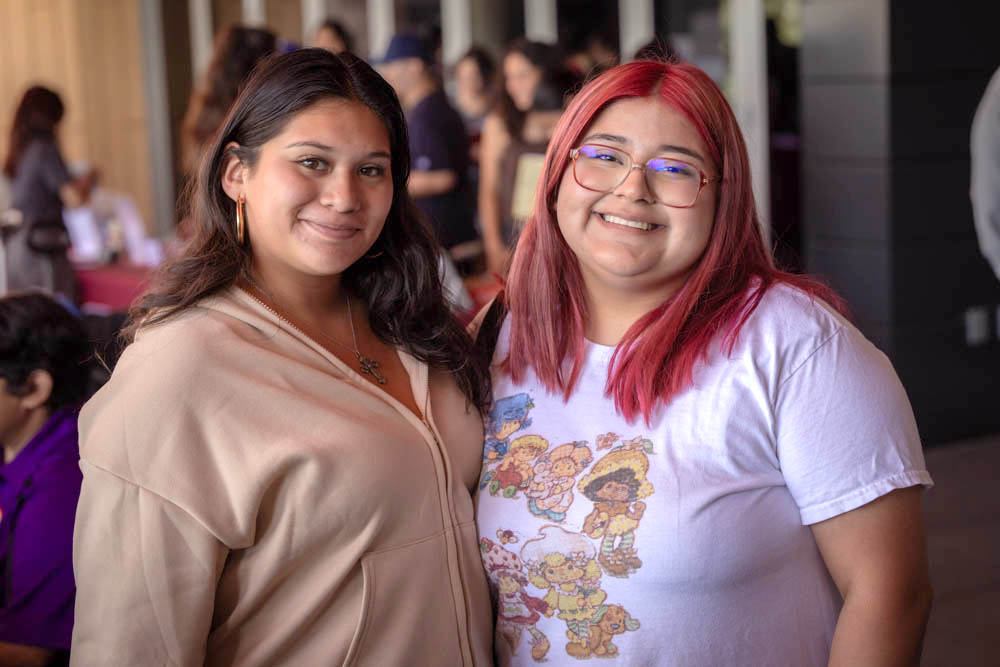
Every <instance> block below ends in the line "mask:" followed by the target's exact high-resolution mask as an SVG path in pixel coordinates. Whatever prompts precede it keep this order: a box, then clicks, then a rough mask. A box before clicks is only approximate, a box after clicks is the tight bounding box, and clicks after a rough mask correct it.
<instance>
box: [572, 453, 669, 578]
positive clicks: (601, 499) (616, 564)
mask: <svg viewBox="0 0 1000 667" xmlns="http://www.w3.org/2000/svg"><path fill="white" fill-rule="evenodd" d="M648 471H649V459H648V458H646V454H645V452H644V451H643V450H642V448H641V447H631V446H625V447H616V448H615V449H612V450H611V451H610V452H608V453H607V454H605V455H604V457H603V458H602V459H600V460H599V461H598V462H597V463H595V464H594V467H593V468H591V469H590V472H588V473H587V474H586V475H584V476H583V477H581V478H580V482H579V483H578V484H577V489H578V490H579V491H580V493H582V494H583V495H584V496H586V497H587V498H589V499H590V500H592V501H593V502H594V510H593V511H592V512H591V513H590V514H589V515H587V518H586V519H584V522H583V532H584V533H585V534H586V535H587V536H589V537H591V538H593V539H600V540H601V548H600V556H598V562H599V563H600V564H601V567H603V568H604V571H605V572H607V573H608V574H610V575H612V576H615V577H627V576H628V575H629V574H631V573H632V572H635V571H636V570H637V569H639V568H640V567H642V561H641V560H640V559H639V557H638V556H637V551H636V548H635V531H636V529H637V528H638V527H639V521H640V520H641V519H642V515H643V514H644V513H645V511H646V503H645V502H643V501H642V500H640V498H646V497H647V496H649V495H650V494H652V493H653V485H652V484H651V483H650V482H649V480H647V479H646V473H647V472H648Z"/></svg>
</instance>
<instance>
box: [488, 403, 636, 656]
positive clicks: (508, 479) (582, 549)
mask: <svg viewBox="0 0 1000 667" xmlns="http://www.w3.org/2000/svg"><path fill="white" fill-rule="evenodd" d="M533 407H534V402H533V401H532V399H531V397H530V396H529V395H528V394H527V393H520V394H515V395H513V396H509V397H506V398H502V399H500V400H498V401H497V402H496V405H495V407H494V409H493V411H492V412H491V414H490V416H489V419H488V428H487V430H488V435H487V442H486V452H485V453H484V455H483V473H482V478H481V479H482V481H481V484H480V488H481V489H485V490H487V491H488V492H489V494H490V495H491V496H493V497H495V498H497V499H498V500H499V501H500V502H501V503H504V504H506V502H507V501H510V502H511V503H516V505H512V507H514V506H520V507H522V508H526V509H527V510H528V514H527V515H528V516H531V517H534V518H535V519H537V520H538V521H539V522H540V523H539V527H538V532H537V534H530V533H528V534H525V533H523V532H521V533H518V532H516V531H513V530H510V529H507V528H505V527H501V528H500V529H498V530H497V532H496V536H497V541H496V542H494V541H493V540H492V539H490V538H487V537H483V538H481V540H480V547H481V549H482V554H483V562H484V564H485V566H486V570H487V574H488V575H489V578H490V584H491V588H492V589H493V593H494V596H495V597H494V599H495V600H496V604H497V632H498V637H500V638H502V640H503V641H504V642H506V643H507V644H508V645H509V646H510V649H511V652H512V653H514V654H516V653H518V651H519V649H521V648H522V647H521V645H522V643H524V642H525V638H527V644H528V646H530V649H529V650H530V653H531V657H532V658H533V659H534V660H535V661H543V660H544V659H545V657H546V656H547V655H549V651H550V649H551V641H552V640H555V638H554V637H553V638H551V639H550V637H548V636H546V634H545V633H544V632H542V631H541V630H540V629H539V628H538V627H537V624H538V623H539V622H540V620H544V619H543V616H544V617H545V618H553V617H555V618H557V619H559V620H561V621H563V622H564V623H565V624H566V631H565V635H566V638H567V639H568V640H569V641H568V642H567V643H566V644H565V651H566V653H567V654H568V655H570V656H572V657H574V658H578V659H588V658H592V657H604V658H608V657H615V656H617V655H618V650H619V649H618V646H617V645H616V643H615V640H616V639H617V638H619V636H621V635H623V634H624V633H626V632H633V631H636V630H638V629H639V627H640V623H639V621H638V620H637V619H635V618H633V617H632V616H631V614H630V613H629V612H628V611H627V609H626V608H625V606H623V605H622V604H618V603H617V602H621V601H615V600H608V599H607V597H608V595H607V593H606V591H605V590H604V588H603V587H602V583H601V581H602V578H603V577H605V576H609V577H615V578H619V579H627V578H628V577H629V576H630V575H631V574H633V573H634V572H636V571H637V570H639V569H640V568H641V567H642V560H641V559H640V557H639V553H638V548H637V544H636V542H637V541H636V533H637V531H638V529H639V527H640V523H641V521H642V517H643V514H644V513H645V511H646V503H645V502H644V500H643V499H645V498H648V497H649V496H651V495H652V494H653V493H654V491H655V489H654V487H653V484H652V483H651V482H650V481H649V479H648V473H649V457H648V455H651V454H653V451H654V448H653V442H652V441H651V440H649V439H648V438H646V437H644V436H642V435H639V436H637V437H633V438H624V437H622V436H621V435H619V434H618V433H613V432H607V433H601V434H598V435H596V437H595V438H594V441H595V442H596V445H595V446H593V449H592V446H591V445H590V443H589V442H587V441H574V442H566V443H562V444H558V445H555V446H553V445H552V443H550V441H549V440H548V439H546V438H545V437H544V436H542V435H539V434H537V432H536V433H527V434H521V433H519V432H523V431H525V430H526V429H527V427H529V426H531V419H530V418H528V411H529V410H530V409H531V408H533ZM515 436H516V437H515ZM594 450H596V452H597V455H596V456H595V453H594ZM595 459H596V461H595ZM579 498H582V499H581V500H578V499H579ZM574 502H577V503H586V504H588V509H587V514H586V515H585V518H584V519H583V521H582V526H580V525H576V526H574V527H575V528H577V529H578V530H580V531H581V532H572V531H571V530H567V529H566V528H564V527H563V526H562V525H557V524H563V523H565V520H566V515H567V512H568V510H569V509H570V507H571V506H572V505H573V503H574ZM521 503H524V505H521ZM578 511H579V510H575V511H574V512H578ZM578 520H579V519H578ZM500 525H501V526H503V524H500ZM518 543H521V544H522V546H521V547H520V550H519V551H517V552H515V551H514V549H515V547H513V546H512V545H514V544H518ZM556 650H558V649H556Z"/></svg>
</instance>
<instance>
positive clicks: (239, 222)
mask: <svg viewBox="0 0 1000 667" xmlns="http://www.w3.org/2000/svg"><path fill="white" fill-rule="evenodd" d="M246 201H247V200H246V199H244V198H243V195H240V197H239V199H237V200H236V242H237V243H239V244H240V245H243V239H244V238H245V237H246V221H245V220H244V219H243V215H244V212H243V205H244V204H245V203H246Z"/></svg>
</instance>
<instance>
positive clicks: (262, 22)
mask: <svg viewBox="0 0 1000 667" xmlns="http://www.w3.org/2000/svg"><path fill="white" fill-rule="evenodd" d="M241 7H242V8H243V24H244V25H246V26H250V27H254V28H260V27H263V26H266V25H267V7H266V3H265V2H264V0H241Z"/></svg>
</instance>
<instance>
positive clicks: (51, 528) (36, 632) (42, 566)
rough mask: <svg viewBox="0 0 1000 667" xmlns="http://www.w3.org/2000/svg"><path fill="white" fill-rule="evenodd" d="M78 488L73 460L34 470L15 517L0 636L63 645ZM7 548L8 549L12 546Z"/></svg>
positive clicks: (69, 622) (69, 615) (68, 623)
mask: <svg viewBox="0 0 1000 667" xmlns="http://www.w3.org/2000/svg"><path fill="white" fill-rule="evenodd" d="M79 493H80V471H79V470H78V469H77V467H76V464H75V462H74V461H71V460H65V461H59V462H58V463H56V464H54V465H53V466H52V467H51V468H49V469H48V470H46V471H44V472H41V473H39V474H36V476H35V478H34V481H33V483H32V486H31V490H30V495H28V496H27V497H26V499H25V503H24V507H23V509H22V510H21V512H20V513H19V514H18V516H17V524H16V525H17V527H16V533H15V534H14V535H13V540H12V541H16V542H17V544H18V547H17V552H18V553H24V551H25V550H26V551H27V552H28V553H30V559H31V560H30V563H25V562H21V561H18V564H17V570H16V571H17V574H16V576H17V581H16V582H14V585H13V586H11V587H10V589H9V594H10V595H12V596H13V597H12V598H9V599H8V600H7V601H6V603H5V604H4V606H3V608H2V609H0V641H7V642H12V643H15V644H25V645H28V646H40V647H42V648H47V649H57V650H58V649H68V648H69V644H70V634H71V633H72V630H73V594H74V587H73V561H72V553H73V552H72V549H73V516H74V514H75V510H76V500H77V496H78V495H79ZM12 551H13V550H12Z"/></svg>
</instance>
